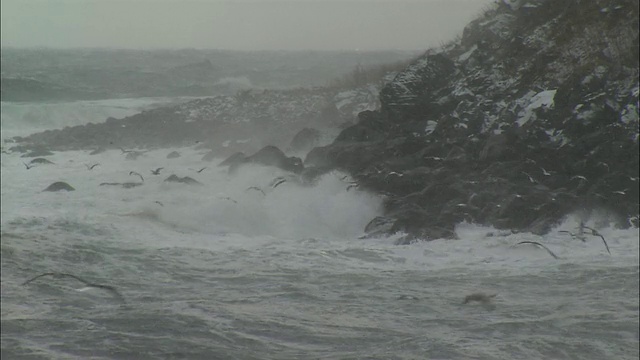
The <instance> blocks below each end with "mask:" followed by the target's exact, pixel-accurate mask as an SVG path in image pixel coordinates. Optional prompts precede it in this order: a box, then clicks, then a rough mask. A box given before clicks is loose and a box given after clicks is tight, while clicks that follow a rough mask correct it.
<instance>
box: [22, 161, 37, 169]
mask: <svg viewBox="0 0 640 360" xmlns="http://www.w3.org/2000/svg"><path fill="white" fill-rule="evenodd" d="M23 164H24V166H26V167H27V170H29V169H31V168H32V167H34V166H35V165H31V166H29V165H27V163H24V162H23Z"/></svg>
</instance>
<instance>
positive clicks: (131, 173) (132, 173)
mask: <svg viewBox="0 0 640 360" xmlns="http://www.w3.org/2000/svg"><path fill="white" fill-rule="evenodd" d="M131 175H138V176H140V179H142V182H144V178H143V177H142V175H140V174H138V173H137V172H135V171H131V172H130V173H129V176H131Z"/></svg>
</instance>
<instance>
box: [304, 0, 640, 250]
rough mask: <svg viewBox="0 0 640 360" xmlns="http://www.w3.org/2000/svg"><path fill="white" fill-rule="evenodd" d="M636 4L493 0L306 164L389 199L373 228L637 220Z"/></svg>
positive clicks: (419, 233) (435, 232)
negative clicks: (572, 218)
mask: <svg viewBox="0 0 640 360" xmlns="http://www.w3.org/2000/svg"><path fill="white" fill-rule="evenodd" d="M638 65H639V62H638V6H637V2H634V1H617V2H610V1H578V0H573V1H561V2H558V1H552V0H526V1H503V2H500V3H498V4H496V5H495V7H494V8H492V9H489V10H487V12H486V13H485V14H484V15H483V16H482V17H480V18H478V19H476V20H475V21H473V22H472V23H470V24H469V25H468V26H467V27H466V28H465V30H464V33H463V36H462V38H461V39H460V40H459V41H456V42H453V43H451V44H448V45H447V46H445V47H444V48H443V49H441V50H440V51H428V52H427V53H425V54H424V55H423V56H422V57H420V58H418V59H417V60H416V61H415V62H414V63H413V64H411V65H410V66H409V67H408V68H407V69H406V70H405V71H403V72H402V73H400V74H398V75H397V76H396V78H395V79H394V80H393V81H392V82H391V83H390V84H388V85H387V86H386V87H384V88H383V89H382V91H381V95H380V101H381V109H380V110H378V111H365V112H363V113H361V114H360V115H359V121H358V123H357V124H356V125H354V126H352V127H349V128H347V129H345V130H344V131H342V132H341V133H340V135H339V136H338V137H337V139H336V140H335V141H334V142H333V143H332V144H330V145H328V146H325V147H320V148H316V149H314V150H313V151H312V152H311V153H310V154H309V155H308V156H307V158H306V160H305V163H306V165H316V166H330V167H336V168H340V169H343V170H345V171H348V172H350V173H351V174H352V175H353V176H354V178H356V179H357V181H358V183H359V186H360V188H365V189H369V190H373V191H376V192H381V193H384V194H386V195H387V201H386V216H385V217H383V218H378V219H375V221H373V222H372V223H371V226H369V227H368V229H367V230H369V231H371V232H376V231H381V232H396V231H404V232H407V233H409V234H410V236H409V237H407V239H406V240H407V241H411V239H413V238H422V239H425V238H426V239H429V238H440V237H448V236H453V226H454V225H455V224H456V223H459V222H461V221H465V220H466V221H469V222H474V223H482V224H491V225H494V226H496V227H499V228H506V229H512V230H527V231H533V232H537V233H544V232H545V231H548V230H549V228H550V226H551V225H552V224H554V223H555V222H557V221H558V220H559V219H561V218H562V217H563V216H565V215H566V214H568V213H570V212H573V211H583V212H588V211H591V210H593V209H603V210H604V211H606V212H610V213H611V214H614V215H615V216H614V217H615V218H616V220H617V221H618V223H619V224H620V225H621V226H626V225H627V224H628V223H629V222H631V223H634V222H635V224H636V226H637V216H638V203H639V200H638V198H639V197H638V166H639V162H638V94H639V89H638Z"/></svg>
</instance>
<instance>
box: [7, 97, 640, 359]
mask: <svg viewBox="0 0 640 360" xmlns="http://www.w3.org/2000/svg"><path fill="white" fill-rule="evenodd" d="M3 111H4V107H3ZM3 126H4V122H3ZM3 130H4V128H3ZM173 150H176V151H178V152H180V153H181V155H182V156H181V157H180V158H177V159H166V155H167V154H168V153H169V152H171V151H173ZM202 155H203V153H201V152H199V151H197V150H195V149H193V148H180V149H163V150H154V151H150V152H147V153H145V154H144V155H143V156H142V157H140V158H138V159H137V160H125V157H124V155H123V154H122V153H121V152H120V151H119V150H118V151H107V152H104V153H102V154H98V155H93V156H92V155H89V154H88V151H87V152H82V151H74V152H62V153H56V154H54V155H53V156H50V157H48V159H49V160H51V161H53V162H54V164H53V165H38V166H36V167H34V168H31V169H29V170H27V169H26V168H25V166H24V165H23V161H25V162H26V161H28V160H30V159H25V158H21V157H20V154H2V158H1V160H2V161H1V165H2V169H1V170H2V171H1V180H2V183H1V184H2V185H1V194H2V207H1V218H2V219H1V221H2V224H1V225H2V230H1V231H2V247H1V256H2V268H1V270H2V284H1V296H2V310H1V311H2V352H1V355H2V357H3V359H4V358H7V359H16V358H42V359H67V358H71V359H87V358H95V359H166V358H176V359H177V358H184V359H306V358H312V359H426V358H429V359H637V358H638V355H639V353H638V345H639V332H638V322H639V320H638V311H639V309H638V280H639V276H638V274H639V270H638V259H639V257H638V229H627V230H620V229H616V228H615V227H613V226H612V225H610V224H609V220H608V219H607V214H606V213H605V212H603V211H593V212H591V213H590V214H589V215H588V216H587V215H586V212H585V213H583V214H582V215H581V216H578V215H576V216H571V217H568V218H567V219H566V221H565V222H564V223H562V224H561V225H560V226H559V227H558V228H557V229H554V230H553V231H552V232H550V233H549V234H548V235H545V236H537V235H533V234H528V233H520V234H511V233H507V232H503V231H497V230H495V229H492V228H487V227H481V226H477V225H473V224H460V225H459V226H458V229H457V235H458V237H459V239H458V240H437V241H431V242H418V243H415V244H412V245H407V246H397V245H394V241H395V237H390V238H377V239H359V237H360V236H361V235H363V233H362V229H363V228H364V226H365V225H366V224H367V222H368V221H369V220H370V219H372V218H373V217H375V216H376V215H378V214H380V212H381V203H382V200H381V199H380V198H379V197H377V196H375V195H373V194H368V193H365V192H361V191H353V190H351V191H346V187H347V184H345V183H344V182H342V181H341V180H340V177H341V176H342V175H343V174H337V173H330V174H327V175H325V176H324V177H323V178H321V179H320V180H319V182H318V184H317V185H315V186H313V187H301V186H299V185H296V184H295V183H294V182H292V181H289V182H286V183H284V184H281V185H279V186H278V187H277V188H275V189H274V188H271V187H270V186H269V184H270V183H271V181H272V180H273V179H274V178H275V177H277V176H281V175H283V174H282V173H281V172H279V171H276V170H274V169H271V168H264V167H246V168H242V169H241V171H239V173H238V174H235V175H229V174H228V173H227V172H226V169H224V168H219V167H217V166H216V164H217V162H216V161H214V162H212V163H203V162H202V161H200V158H201V157H202ZM220 160H221V159H220ZM95 163H99V164H100V165H99V166H96V167H95V168H94V169H93V170H88V169H87V167H86V165H91V164H95ZM158 167H164V169H163V170H162V171H161V174H160V175H158V176H154V175H152V174H151V172H150V170H152V169H156V168H158ZM202 167H207V168H206V169H205V170H203V171H202V172H200V173H197V172H196V171H197V170H199V169H201V168H202ZM130 171H136V172H138V173H140V174H142V175H143V177H144V180H145V181H144V184H143V185H141V186H138V187H135V188H131V189H123V188H121V187H116V186H100V183H103V182H140V181H141V180H140V179H139V178H138V177H136V176H130V175H129V172H130ZM171 174H176V175H178V176H181V177H182V176H190V177H192V178H194V179H196V180H197V181H199V182H201V183H202V186H189V185H185V184H176V183H165V182H164V181H163V180H164V179H165V178H166V177H168V176H169V175H171ZM55 181H65V182H68V183H69V184H70V185H72V186H73V187H74V188H75V189H76V190H75V191H72V192H64V191H63V192H56V193H51V192H42V190H43V189H45V188H46V187H47V186H49V185H50V184H51V183H53V182H55ZM254 186H255V187H259V188H261V189H263V191H264V193H265V194H264V195H263V194H262V193H261V192H259V191H257V190H254V189H249V190H247V189H248V188H250V187H254ZM581 220H583V221H586V222H587V224H588V225H590V226H592V227H596V228H597V229H598V230H599V231H600V232H601V233H602V234H603V236H604V237H605V238H606V240H607V242H608V244H609V247H610V249H611V255H609V254H608V253H607V251H606V249H605V247H604V244H603V243H602V241H601V239H600V238H598V237H593V236H591V237H588V238H587V241H586V242H581V241H580V240H577V239H572V238H571V237H569V236H567V235H566V234H560V233H558V230H570V231H573V232H575V231H576V230H575V228H576V227H577V226H578V224H579V222H580V221H581ZM398 236H400V235H398ZM525 240H528V241H537V242H540V243H542V244H544V245H546V246H547V247H548V248H549V249H550V250H552V251H553V252H554V253H555V254H556V255H557V256H558V257H559V259H554V258H553V257H552V256H550V255H549V254H548V253H547V252H546V251H545V250H544V249H540V248H538V247H536V246H532V245H519V246H515V244H516V243H518V242H520V241H525ZM49 271H56V272H65V273H71V274H75V275H78V276H81V277H83V278H86V279H87V280H89V281H91V282H94V283H99V284H107V285H111V286H114V287H116V288H117V289H118V291H120V292H121V293H122V294H123V296H124V297H125V299H126V304H121V303H120V302H118V301H116V299H114V298H113V296H111V295H110V294H109V293H108V292H105V291H101V290H99V289H93V288H88V289H87V288H84V285H83V284H78V283H77V282H74V281H73V280H71V279H54V278H51V277H49V278H43V279H39V280H36V281H34V282H32V283H30V284H28V285H26V286H22V285H21V284H22V283H23V282H24V281H25V280H27V279H29V278H31V277H33V276H35V275H38V274H40V273H44V272H49ZM79 290H82V291H79ZM478 291H481V292H486V293H488V294H492V293H495V294H497V297H496V298H495V300H494V301H493V302H492V303H491V304H477V303H472V304H466V305H463V304H462V300H463V299H464V297H465V296H466V295H468V294H470V293H474V292H478Z"/></svg>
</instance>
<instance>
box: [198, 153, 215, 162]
mask: <svg viewBox="0 0 640 360" xmlns="http://www.w3.org/2000/svg"><path fill="white" fill-rule="evenodd" d="M216 157H217V155H216V153H215V151H213V150H212V151H209V152H208V153H206V154H204V156H203V157H202V159H200V160H202V161H213V160H214V159H215V158H216Z"/></svg>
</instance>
